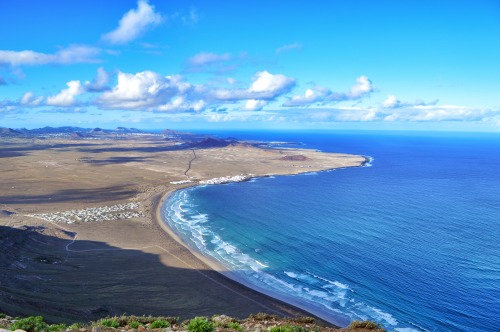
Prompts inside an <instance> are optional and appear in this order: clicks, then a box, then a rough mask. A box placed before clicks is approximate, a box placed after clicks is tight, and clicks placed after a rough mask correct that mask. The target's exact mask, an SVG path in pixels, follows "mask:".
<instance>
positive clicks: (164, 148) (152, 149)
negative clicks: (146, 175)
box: [78, 143, 192, 153]
mask: <svg viewBox="0 0 500 332" xmlns="http://www.w3.org/2000/svg"><path fill="white" fill-rule="evenodd" d="M190 149H192V147H191V145H188V144H179V145H165V143H161V144H158V145H154V146H129V147H124V146H108V147H102V146H100V147H97V148H80V149H78V151H79V152H85V153H105V152H107V153H109V152H114V153H131V152H136V153H157V152H168V151H183V150H190Z"/></svg>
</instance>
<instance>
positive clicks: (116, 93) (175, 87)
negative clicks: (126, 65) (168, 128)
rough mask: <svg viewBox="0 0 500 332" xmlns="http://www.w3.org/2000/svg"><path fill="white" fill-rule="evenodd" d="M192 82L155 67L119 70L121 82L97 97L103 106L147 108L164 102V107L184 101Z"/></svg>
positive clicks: (119, 80)
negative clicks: (153, 70)
mask: <svg viewBox="0 0 500 332" xmlns="http://www.w3.org/2000/svg"><path fill="white" fill-rule="evenodd" d="M192 88H193V87H192V85H191V84H189V83H187V82H185V81H184V79H183V78H182V76H180V75H173V76H162V75H160V74H158V73H155V72H152V71H144V72H140V73H137V74H127V73H123V72H120V73H118V83H117V85H116V86H115V87H114V88H113V89H112V90H111V91H107V92H104V93H103V94H102V95H101V96H100V97H99V99H98V102H99V104H100V105H101V106H102V107H104V108H126V109H146V108H151V107H161V106H162V105H163V106H164V108H165V109H168V108H171V107H173V106H175V105H176V104H175V103H176V102H175V98H178V99H177V100H178V101H177V103H178V102H180V101H182V99H181V97H183V96H185V95H188V94H189V92H190V91H191V90H192Z"/></svg>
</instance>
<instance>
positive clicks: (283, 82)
mask: <svg viewBox="0 0 500 332" xmlns="http://www.w3.org/2000/svg"><path fill="white" fill-rule="evenodd" d="M294 86H295V80H294V79H293V78H290V77H287V76H285V75H282V74H271V73H269V72H268V71H266V70H264V71H261V72H257V74H256V75H255V76H254V78H253V82H252V84H251V85H250V87H249V88H248V89H219V90H216V91H215V98H216V99H218V100H226V101H231V100H242V99H259V100H267V101H269V100H273V99H276V98H277V97H279V96H281V95H283V94H285V93H287V92H289V91H290V90H291V89H292V87H294Z"/></svg>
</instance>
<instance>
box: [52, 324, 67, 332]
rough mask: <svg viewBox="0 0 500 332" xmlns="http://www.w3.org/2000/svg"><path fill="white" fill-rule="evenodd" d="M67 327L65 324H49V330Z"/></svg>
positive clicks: (55, 330)
mask: <svg viewBox="0 0 500 332" xmlns="http://www.w3.org/2000/svg"><path fill="white" fill-rule="evenodd" d="M66 328H67V326H66V324H52V325H50V326H49V331H50V332H58V331H65V330H66Z"/></svg>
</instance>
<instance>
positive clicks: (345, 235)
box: [163, 132, 500, 331]
mask: <svg viewBox="0 0 500 332" xmlns="http://www.w3.org/2000/svg"><path fill="white" fill-rule="evenodd" d="M213 134H216V135H218V136H219V137H237V138H240V139H254V140H263V141H269V142H271V141H272V142H293V143H294V144H292V145H286V146H287V147H290V146H296V147H301V148H312V149H319V150H321V151H328V152H342V153H353V154H362V155H365V156H370V157H371V158H373V161H372V162H371V163H370V165H369V166H368V167H356V168H346V169H339V170H334V171H326V172H319V173H309V174H304V175H296V176H276V177H268V178H258V179H254V180H252V181H249V182H240V183H231V184H226V185H208V186H200V187H194V188H188V189H185V190H180V191H177V192H176V193H175V194H173V195H172V196H171V198H170V199H169V200H168V201H166V202H165V204H164V206H163V213H164V217H165V218H164V219H165V222H166V223H167V224H168V225H170V227H171V228H172V229H174V231H175V232H176V233H178V234H179V235H180V237H181V238H182V239H183V240H184V241H185V242H186V243H187V244H188V245H190V246H192V247H193V248H196V250H198V251H200V252H201V253H203V254H204V255H207V256H209V257H211V258H213V259H216V260H218V261H219V262H220V263H221V264H223V265H224V266H225V267H227V268H228V269H229V270H231V271H232V272H231V274H232V277H233V278H235V279H237V280H239V281H241V282H242V283H244V284H246V285H249V286H250V287H252V288H254V289H257V290H259V291H262V292H264V293H267V294H270V295H272V296H275V297H277V298H280V299H282V300H285V301H287V302H289V303H292V304H295V305H297V306H299V307H302V308H304V309H306V310H309V311H310V312H313V313H315V314H317V315H318V316H320V317H322V318H325V319H327V320H329V321H330V322H332V323H334V324H337V325H341V326H345V325H347V324H348V323H349V322H350V321H351V320H360V319H361V320H364V319H371V320H374V321H377V322H380V323H382V324H383V325H384V326H385V327H386V328H387V329H388V330H395V331H498V329H499V320H500V300H499V299H500V135H499V134H479V133H419V132H409V133H408V132H406V133H405V132H339V133H333V132H215V133H213Z"/></svg>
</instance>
